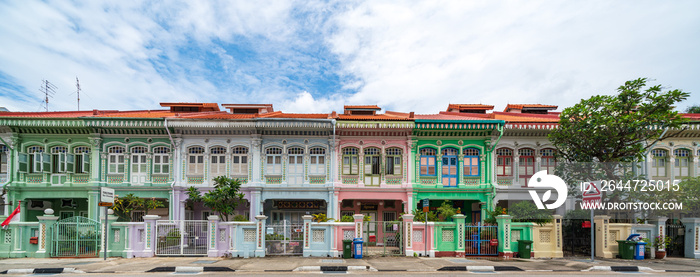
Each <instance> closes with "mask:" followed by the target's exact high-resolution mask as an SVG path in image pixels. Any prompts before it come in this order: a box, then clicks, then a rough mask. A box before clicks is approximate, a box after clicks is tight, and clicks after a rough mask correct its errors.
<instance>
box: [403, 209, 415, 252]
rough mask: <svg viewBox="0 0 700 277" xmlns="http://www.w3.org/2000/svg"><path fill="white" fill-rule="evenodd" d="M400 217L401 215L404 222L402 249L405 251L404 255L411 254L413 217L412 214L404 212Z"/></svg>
mask: <svg viewBox="0 0 700 277" xmlns="http://www.w3.org/2000/svg"><path fill="white" fill-rule="evenodd" d="M401 217H403V222H404V227H403V228H405V229H404V232H403V234H404V239H403V241H404V247H405V248H404V249H405V250H406V251H404V252H405V254H406V256H413V218H414V217H415V216H414V215H412V214H404V215H402V216H401Z"/></svg>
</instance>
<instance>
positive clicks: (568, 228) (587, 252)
mask: <svg viewBox="0 0 700 277" xmlns="http://www.w3.org/2000/svg"><path fill="white" fill-rule="evenodd" d="M594 225H595V224H591V222H590V220H586V219H564V221H563V224H562V227H563V229H562V235H563V237H564V238H563V239H564V244H563V249H562V250H563V252H564V255H565V256H570V257H571V256H583V257H590V256H591V228H595V226H594Z"/></svg>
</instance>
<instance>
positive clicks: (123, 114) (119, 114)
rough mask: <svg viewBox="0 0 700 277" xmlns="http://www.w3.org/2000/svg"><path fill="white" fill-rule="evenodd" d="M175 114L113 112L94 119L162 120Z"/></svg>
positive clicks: (165, 111)
mask: <svg viewBox="0 0 700 277" xmlns="http://www.w3.org/2000/svg"><path fill="white" fill-rule="evenodd" d="M176 114H177V113H174V112H171V111H170V110H141V111H115V112H112V113H106V114H102V115H96V116H95V117H123V118H164V117H173V116H175V115H176Z"/></svg>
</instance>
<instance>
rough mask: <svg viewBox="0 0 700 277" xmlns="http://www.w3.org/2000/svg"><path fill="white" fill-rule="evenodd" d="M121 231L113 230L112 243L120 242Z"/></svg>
mask: <svg viewBox="0 0 700 277" xmlns="http://www.w3.org/2000/svg"><path fill="white" fill-rule="evenodd" d="M121 231H122V230H120V229H114V235H112V236H113V237H114V242H120V241H121V240H122V238H121Z"/></svg>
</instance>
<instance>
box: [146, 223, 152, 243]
mask: <svg viewBox="0 0 700 277" xmlns="http://www.w3.org/2000/svg"><path fill="white" fill-rule="evenodd" d="M151 225H152V224H151V223H150V222H146V249H151V227H152V226H151Z"/></svg>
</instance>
